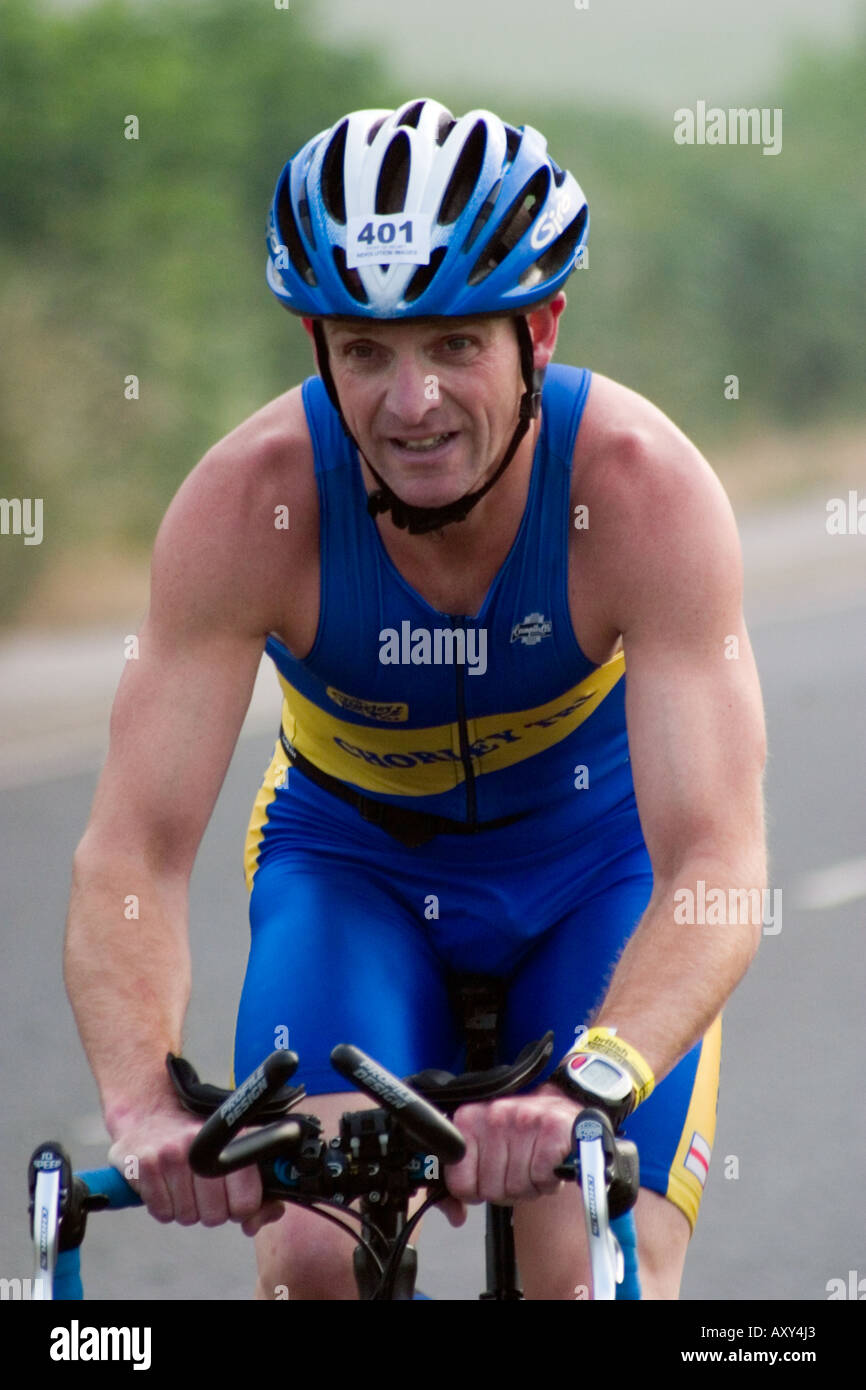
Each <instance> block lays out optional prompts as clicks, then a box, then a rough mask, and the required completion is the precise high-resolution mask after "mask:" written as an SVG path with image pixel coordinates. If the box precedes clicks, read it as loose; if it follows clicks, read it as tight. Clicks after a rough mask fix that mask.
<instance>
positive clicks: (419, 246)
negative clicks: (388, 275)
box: [346, 212, 430, 270]
mask: <svg viewBox="0 0 866 1390" xmlns="http://www.w3.org/2000/svg"><path fill="white" fill-rule="evenodd" d="M394 264H397V265H413V264H414V265H429V264H430V213H429V212H413V213H411V214H410V215H409V216H408V217H407V216H404V214H403V213H401V212H397V213H384V212H378V213H373V214H372V216H370V217H350V218H349V219H348V222H347V224H346V265H347V266H348V268H349V269H350V270H354V269H356V268H357V267H358V266H364V265H394Z"/></svg>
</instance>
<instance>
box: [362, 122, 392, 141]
mask: <svg viewBox="0 0 866 1390" xmlns="http://www.w3.org/2000/svg"><path fill="white" fill-rule="evenodd" d="M387 119H388V117H387V116H380V117H379V119H378V121H374V122H373V124H372V125H371V126H370V129H369V130H368V131H367V144H368V145H372V143H373V141H374V140H375V139H376V136H377V135H378V134H379V131H380V130H381V129H382V126H383V125H384V124H385V122H386V120H387Z"/></svg>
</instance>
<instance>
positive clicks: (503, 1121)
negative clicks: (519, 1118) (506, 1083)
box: [476, 1101, 513, 1202]
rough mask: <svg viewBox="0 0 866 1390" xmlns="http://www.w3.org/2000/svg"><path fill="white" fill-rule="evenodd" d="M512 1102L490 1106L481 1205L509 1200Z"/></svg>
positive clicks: (480, 1159)
mask: <svg viewBox="0 0 866 1390" xmlns="http://www.w3.org/2000/svg"><path fill="white" fill-rule="evenodd" d="M512 1119H513V1116H512V1106H511V1104H510V1102H508V1101H505V1102H501V1101H491V1102H489V1103H488V1106H487V1116H486V1120H487V1125H486V1132H485V1135H484V1139H483V1142H482V1143H480V1144H479V1157H478V1184H477V1188H478V1197H477V1198H476V1200H477V1201H480V1202H502V1201H504V1200H505V1177H506V1173H507V1170H508V1146H509V1139H510V1137H511V1129H512Z"/></svg>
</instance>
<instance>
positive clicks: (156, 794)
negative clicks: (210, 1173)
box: [65, 445, 274, 1220]
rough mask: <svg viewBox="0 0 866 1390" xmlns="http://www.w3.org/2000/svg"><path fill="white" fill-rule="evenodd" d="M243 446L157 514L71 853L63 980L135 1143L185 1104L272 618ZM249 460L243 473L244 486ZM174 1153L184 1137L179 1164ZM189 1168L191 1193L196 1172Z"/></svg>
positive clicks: (167, 1212) (162, 1210) (94, 1063)
mask: <svg viewBox="0 0 866 1390" xmlns="http://www.w3.org/2000/svg"><path fill="white" fill-rule="evenodd" d="M236 452H237V449H236V446H235V447H234V449H232V448H228V449H227V448H226V447H225V445H224V446H218V449H217V451H214V454H215V457H213V458H211V457H207V458H206V459H205V460H203V461H202V464H200V465H199V468H198V469H196V470H195V471H194V472H193V473H192V474H191V475H190V477H189V478H188V479H187V480H186V482H185V483H184V484H183V486H182V487H181V489H180V491H179V493H178V495H177V497H176V498H175V500H174V502H173V503H172V505H171V507H170V508H169V511H168V512H167V514H166V517H165V519H164V521H163V524H162V526H161V528H160V532H159V535H158V537H157V541H156V545H155V548H154V555H153V566H152V584H151V606H150V610H149V613H148V616H147V619H146V621H145V623H144V625H143V627H142V630H141V633H140V654H139V657H138V659H137V660H130V661H129V662H128V664H127V667H126V670H125V671H124V674H123V678H122V680H121V682H120V686H119V689H118V693H117V697H116V700H115V704H114V709H113V712H112V717H111V738H110V748H109V754H108V759H107V762H106V765H105V768H104V770H103V773H102V777H101V779H100V782H99V786H98V788H97V792H96V796H95V800H94V805H93V810H92V814H91V818H90V822H89V824H88V827H87V830H86V833H85V835H84V838H83V839H82V841H81V843H80V845H79V847H78V850H77V852H76V855H75V861H74V866H73V885H72V895H71V901H70V908H69V917H68V924H67V937H66V954H65V972H66V982H67V988H68V992H69V996H70V999H71V1001H72V1006H73V1010H74V1012H75V1016H76V1021H77V1023H78V1027H79V1031H80V1034H81V1038H82V1041H83V1043H84V1047H85V1050H86V1052H87V1056H88V1059H89V1061H90V1064H91V1067H92V1069H93V1072H94V1075H95V1077H96V1080H97V1083H98V1085H99V1089H100V1094H101V1098H102V1103H103V1108H104V1111H105V1116H106V1123H107V1125H108V1128H109V1132H110V1133H111V1135H112V1138H113V1139H115V1140H116V1141H119V1139H120V1138H121V1137H124V1138H125V1139H126V1140H127V1142H129V1143H133V1142H134V1143H135V1145H136V1146H137V1147H136V1148H135V1149H134V1150H130V1151H135V1152H139V1151H140V1147H141V1144H140V1135H141V1133H142V1132H143V1127H144V1126H146V1123H147V1121H148V1119H149V1118H150V1117H154V1116H161V1117H163V1118H164V1117H165V1116H174V1117H177V1116H178V1114H179V1111H178V1107H177V1102H176V1100H175V1098H174V1096H173V1093H172V1091H171V1088H170V1085H169V1082H168V1078H167V1075H166V1072H165V1054H166V1052H167V1051H169V1050H171V1051H175V1052H178V1051H180V1049H181V1031H182V1026H183V1019H184V1014H185V1011H186V1007H187V1002H188V998H189V992H190V957H189V946H188V934H187V928H188V920H187V919H188V884H189V878H190V873H191V870H192V866H193V862H194V859H195V855H196V852H197V850H198V846H199V843H200V841H201V838H202V835H203V833H204V830H205V828H206V826H207V823H208V820H209V818H210V815H211V812H212V810H213V806H214V803H215V801H216V798H217V795H218V793H219V789H220V786H221V785H222V782H223V779H224V776H225V773H226V769H227V767H228V763H229V760H230V758H231V754H232V750H233V748H234V745H235V742H236V740H237V736H238V733H239V730H240V727H241V724H242V721H243V718H244V714H245V711H246V709H247V706H248V704H249V699H250V695H251V692H252V687H253V683H254V681H255V676H256V672H257V669H258V664H259V660H260V656H261V652H262V650H263V646H264V641H265V637H266V633H267V630H268V625H269V618H270V616H271V615H270V614H268V613H267V612H266V611H264V607H263V603H262V601H261V599H260V598H259V597H258V594H257V589H258V587H259V586H260V579H258V578H257V577H256V572H255V571H254V570H253V565H252V564H251V562H250V559H249V557H250V556H251V555H253V556H258V555H259V554H260V551H259V550H258V549H257V546H258V545H259V543H260V544H261V546H262V548H264V547H266V545H267V544H268V543H270V542H269V539H268V531H270V535H271V536H273V534H274V532H273V512H272V511H270V512H269V511H268V509H267V506H265V505H262V506H261V508H260V515H258V514H257V507H258V505H259V503H258V501H257V500H256V493H257V487H256V485H255V478H254V475H255V474H256V472H257V471H258V472H260V471H261V470H260V469H259V470H257V462H256V460H255V459H250V458H247V459H246V460H238V459H237V458H236V457H234V456H233V454H236ZM241 462H245V464H246V467H247V474H246V476H245V478H244V479H243V481H242V483H241V484H240V485H237V484H236V482H235V479H236V478H237V469H238V466H239V463H241ZM259 491H261V490H260V489H259ZM264 491H265V493H266V492H267V489H266V488H265V489H264ZM259 500H260V499H259ZM265 500H267V499H265ZM259 528H260V529H259ZM267 560H268V557H267V555H265V556H264V560H263V564H264V567H265V572H266V573H267ZM258 573H259V574H261V566H259V568H258ZM133 895H134V898H135V899H136V900H137V915H134V911H131V910H130V907H129V903H130V899H131V898H132V896H133ZM113 1156H114V1158H115V1161H117V1155H115V1154H114V1151H113ZM148 1161H149V1162H150V1169H149V1170H148V1172H147V1173H146V1172H145V1170H144V1167H142V1179H143V1192H144V1190H145V1186H146V1185H147V1184H148V1183H150V1184H151V1188H150V1196H151V1198H152V1200H151V1201H149V1205H151V1209H152V1210H153V1211H154V1214H155V1215H161V1216H162V1218H163V1219H170V1218H171V1216H172V1215H177V1216H178V1219H190V1220H194V1219H197V1213H196V1212H195V1209H194V1206H195V1204H194V1203H193V1205H192V1206H190V1203H189V1201H187V1204H186V1207H185V1209H184V1212H183V1215H180V1214H178V1213H179V1210H180V1208H179V1206H178V1203H177V1202H175V1203H174V1206H172V1204H171V1203H170V1202H166V1201H165V1200H162V1203H161V1204H160V1192H161V1193H162V1198H163V1199H164V1198H165V1192H166V1189H165V1187H164V1180H165V1171H163V1170H162V1169H161V1164H162V1160H161V1159H159V1158H156V1157H154V1156H153V1155H151V1157H150V1159H149V1160H148ZM178 1163H179V1159H178V1153H177V1149H176V1146H175V1150H174V1151H173V1153H172V1155H171V1158H170V1161H169V1167H171V1166H172V1165H174V1168H175V1169H176V1168H177V1166H178ZM187 1174H188V1170H187ZM239 1176H241V1175H239ZM178 1181H180V1179H178ZM183 1182H184V1183H186V1184H187V1186H186V1195H187V1197H190V1196H191V1193H192V1187H191V1185H190V1182H189V1177H188V1176H185V1177H184V1179H183ZM169 1185H170V1184H169ZM157 1189H159V1191H157ZM146 1200H147V1195H146ZM181 1206H183V1204H182V1203H181ZM246 1214H249V1213H248V1212H247V1213H246ZM214 1219H225V1216H224V1215H223V1216H222V1217H221V1218H216V1217H215V1218H214Z"/></svg>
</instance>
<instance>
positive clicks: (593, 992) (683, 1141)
mask: <svg viewBox="0 0 866 1390" xmlns="http://www.w3.org/2000/svg"><path fill="white" fill-rule="evenodd" d="M613 867H614V866H611V870H612V869H613ZM617 870H618V871H617V872H616V873H615V874H614V873H613V872H611V879H610V881H609V882H608V883H606V884H605V885H604V887H603V888H602V889H601V890H600V891H598V892H597V893H596V894H594V895H593V896H592V897H591V898H589V899H588V900H587V901H584V902H581V903H580V905H579V906H578V907H576V909H575V910H574V912H573V913H571V914H570V915H569V916H568V917H567V918H566V919H565V920H564V921H563V922H562V923H560V924H559V925H557V926H556V927H555V928H553V929H552V930H551V931H549V932H548V933H546V935H545V936H544V937H543V938H542V939H541V940H540V941H539V943H538V945H537V946H536V948H535V949H534V950H533V951H532V952H531V954H530V955H529V956H528V957H527V958H526V959H525V961H524V962H523V964H522V966H521V969H520V970H519V971H518V973H517V975H516V977H515V979H514V981H513V983H512V986H511V989H510V991H509V998H508V1006H507V1012H506V1019H505V1022H506V1027H505V1038H504V1040H505V1047H506V1050H507V1051H508V1052H509V1054H514V1053H516V1051H517V1050H518V1049H519V1048H520V1047H521V1046H522V1045H523V1044H524V1043H525V1042H527V1041H528V1040H529V1039H530V1038H538V1037H541V1036H542V1034H543V1033H545V1032H546V1031H547V1030H548V1029H552V1030H553V1032H554V1051H553V1055H552V1058H551V1062H550V1064H549V1065H548V1067H547V1069H546V1072H545V1073H544V1074H543V1075H542V1077H540V1078H539V1080H544V1079H546V1077H547V1076H548V1075H549V1073H550V1072H551V1071H552V1070H553V1068H554V1067H555V1066H556V1065H557V1064H558V1062H559V1059H560V1058H561V1057H562V1056H563V1054H564V1053H565V1052H566V1051H567V1050H568V1048H569V1047H570V1046H571V1043H572V1041H573V1038H574V1033H575V1031H576V1030H577V1029H578V1028H579V1027H581V1026H582V1025H583V1024H585V1023H586V1022H588V1021H589V1020H590V1018H591V1017H592V1014H593V1011H594V1010H595V1009H597V1007H598V1005H599V1004H600V1003H601V1001H602V999H603V997H604V993H605V991H606V989H607V985H608V983H609V980H610V977H611V975H612V973H613V970H614V968H615V965H616V962H617V960H618V959H619V956H620V953H621V951H622V949H623V947H624V946H625V943H626V941H627V940H628V938H629V937H630V936H631V934H632V932H633V931H634V929H635V927H636V926H637V925H638V923H639V921H640V919H641V917H642V915H643V912H644V910H645V908H646V905H647V903H648V902H649V898H650V894H651V892H652V871H651V868H650V866H649V860H648V857H647V856H646V851H645V849H644V850H641V849H639V848H638V849H633V850H631V851H629V852H627V853H625V854H623V856H622V858H621V860H620V862H619V864H618V866H617ZM720 1052H721V1019H720V1018H719V1019H717V1020H716V1021H715V1023H714V1024H713V1025H712V1027H711V1028H710V1029H709V1031H708V1033H707V1035H706V1037H705V1038H704V1039H703V1040H702V1041H701V1042H700V1043H698V1044H697V1045H696V1046H695V1047H694V1048H692V1049H691V1050H690V1051H689V1052H688V1053H687V1054H686V1055H685V1056H684V1057H683V1058H681V1060H680V1061H679V1062H678V1064H677V1065H676V1066H675V1067H674V1068H673V1069H672V1071H670V1072H669V1073H668V1075H667V1076H666V1077H665V1078H664V1080H663V1081H662V1082H661V1083H660V1084H659V1085H658V1086H657V1087H656V1088H655V1090H654V1091H653V1093H652V1095H651V1096H650V1097H649V1099H648V1100H646V1101H645V1102H644V1103H643V1105H641V1106H640V1107H639V1108H638V1110H637V1111H636V1112H635V1114H634V1115H633V1116H631V1117H630V1118H629V1119H628V1120H627V1121H626V1124H625V1125H624V1127H623V1131H622V1133H623V1135H624V1137H625V1138H628V1139H631V1140H633V1141H634V1143H636V1144H637V1147H638V1154H639V1157H640V1170H641V1189H642V1192H644V1191H645V1192H647V1193H648V1194H653V1195H657V1196H658V1197H661V1198H667V1199H668V1201H667V1205H668V1206H669V1207H670V1208H671V1211H670V1214H669V1213H668V1212H667V1211H666V1210H665V1209H664V1208H662V1211H663V1212H664V1215H663V1216H662V1217H661V1218H660V1219H658V1220H654V1218H653V1217H652V1216H649V1217H645V1218H644V1222H643V1230H642V1229H641V1224H640V1222H638V1239H639V1242H640V1243H641V1244H642V1245H643V1246H644V1250H643V1252H642V1253H643V1257H644V1259H645V1263H646V1264H647V1267H648V1268H649V1267H650V1266H651V1267H652V1269H653V1271H654V1272H653V1274H652V1276H651V1277H652V1281H653V1282H654V1283H656V1284H657V1285H658V1286H659V1287H662V1286H664V1287H667V1288H669V1287H670V1286H671V1279H672V1276H671V1274H670V1271H666V1269H665V1268H664V1257H663V1256H661V1257H659V1258H657V1257H656V1253H655V1244H656V1242H655V1237H654V1235H653V1231H654V1230H655V1228H656V1226H658V1227H659V1228H660V1229H661V1230H662V1236H661V1238H660V1245H661V1246H662V1247H664V1246H665V1243H666V1242H667V1243H668V1244H669V1246H670V1249H671V1252H672V1257H673V1252H674V1251H675V1249H677V1248H678V1247H677V1243H676V1241H673V1240H672V1237H671V1236H670V1231H669V1230H668V1229H667V1228H668V1226H670V1227H671V1228H672V1229H673V1231H674V1232H676V1231H677V1230H681V1231H683V1232H684V1233H685V1238H686V1241H687V1238H688V1235H689V1233H690V1231H691V1230H692V1229H694V1225H695V1221H696V1220H697V1214H698V1208H699V1205H700V1200H701V1196H702V1195H703V1188H704V1183H705V1181H706V1176H707V1172H708V1164H709V1159H710V1153H711V1150H712V1145H713V1140H714V1138H715V1123H716V1102H717V1096H718V1082H719V1063H720ZM567 1210H568V1208H567V1204H566V1205H564V1206H563V1208H562V1212H563V1213H566V1212H567ZM643 1210H645V1211H647V1212H650V1213H652V1212H654V1211H656V1210H657V1206H656V1204H655V1203H653V1202H651V1201H650V1202H647V1201H646V1200H645V1201H644V1204H643ZM577 1218H578V1220H579V1221H580V1222H582V1219H583V1218H582V1214H581V1213H580V1211H579V1210H578V1211H577ZM683 1218H685V1220H683ZM549 1219H550V1220H551V1221H552V1223H553V1225H555V1218H554V1217H553V1216H551V1217H550V1218H549ZM545 1220H547V1218H546V1217H545V1218H538V1220H537V1221H536V1222H533V1221H532V1220H531V1219H530V1226H531V1225H533V1224H537V1225H538V1230H539V1232H542V1231H543V1230H544V1222H545ZM539 1239H541V1240H544V1239H552V1234H548V1235H546V1236H542V1235H541V1234H540V1235H539ZM671 1242H672V1243H671ZM548 1248H552V1247H550V1246H549V1247H548ZM639 1248H640V1247H639ZM677 1258H678V1256H677ZM675 1263H676V1260H673V1263H672V1265H671V1269H673V1266H674V1264H675ZM678 1279H679V1273H677V1275H676V1280H677V1283H678ZM577 1282H580V1281H577Z"/></svg>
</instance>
